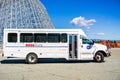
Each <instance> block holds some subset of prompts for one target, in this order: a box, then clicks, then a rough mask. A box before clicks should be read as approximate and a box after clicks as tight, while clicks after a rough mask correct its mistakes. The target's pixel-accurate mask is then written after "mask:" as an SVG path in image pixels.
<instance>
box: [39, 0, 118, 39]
mask: <svg viewBox="0 0 120 80" xmlns="http://www.w3.org/2000/svg"><path fill="white" fill-rule="evenodd" d="M41 2H42V3H43V4H44V6H45V7H46V9H47V11H48V14H49V16H50V18H51V20H52V22H53V24H54V26H55V28H57V29H60V28H62V29H64V28H67V29H68V28H69V29H73V28H74V29H83V30H84V31H85V33H86V34H87V35H88V37H89V38H91V39H107V40H120V0H41Z"/></svg>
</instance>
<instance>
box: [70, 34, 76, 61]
mask: <svg viewBox="0 0 120 80" xmlns="http://www.w3.org/2000/svg"><path fill="white" fill-rule="evenodd" d="M77 38H78V37H77V35H75V34H72V35H69V59H73V60H74V59H77V58H78V51H77V48H78V39H77Z"/></svg>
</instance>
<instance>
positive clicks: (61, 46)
mask: <svg viewBox="0 0 120 80" xmlns="http://www.w3.org/2000/svg"><path fill="white" fill-rule="evenodd" d="M6 47H7V48H68V46H6Z"/></svg>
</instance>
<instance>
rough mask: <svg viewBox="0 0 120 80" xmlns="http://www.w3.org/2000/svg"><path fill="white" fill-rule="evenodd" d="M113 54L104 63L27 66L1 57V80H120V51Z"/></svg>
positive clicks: (48, 62) (46, 62)
mask: <svg viewBox="0 0 120 80" xmlns="http://www.w3.org/2000/svg"><path fill="white" fill-rule="evenodd" d="M111 52H112V56H111V57H108V58H105V62H103V63H96V62H93V61H71V62H67V61H64V60H49V59H46V60H39V62H38V63H37V64H26V63H25V61H24V60H23V59H7V58H3V57H1V56H0V80H120V49H118V48H114V49H111Z"/></svg>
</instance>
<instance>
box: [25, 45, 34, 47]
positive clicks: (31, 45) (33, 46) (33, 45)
mask: <svg viewBox="0 0 120 80" xmlns="http://www.w3.org/2000/svg"><path fill="white" fill-rule="evenodd" d="M34 46H35V45H34V44H26V47H34Z"/></svg>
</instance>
